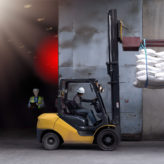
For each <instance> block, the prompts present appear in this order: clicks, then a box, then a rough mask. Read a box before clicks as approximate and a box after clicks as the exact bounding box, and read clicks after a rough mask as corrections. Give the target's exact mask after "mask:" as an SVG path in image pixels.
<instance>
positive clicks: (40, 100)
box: [30, 96, 43, 108]
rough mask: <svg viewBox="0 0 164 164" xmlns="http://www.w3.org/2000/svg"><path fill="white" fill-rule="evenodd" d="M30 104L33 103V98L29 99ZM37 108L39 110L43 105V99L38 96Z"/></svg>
mask: <svg viewBox="0 0 164 164" xmlns="http://www.w3.org/2000/svg"><path fill="white" fill-rule="evenodd" d="M30 103H35V97H34V96H32V97H30ZM37 103H38V108H40V105H41V104H43V97H41V96H38V102H37Z"/></svg>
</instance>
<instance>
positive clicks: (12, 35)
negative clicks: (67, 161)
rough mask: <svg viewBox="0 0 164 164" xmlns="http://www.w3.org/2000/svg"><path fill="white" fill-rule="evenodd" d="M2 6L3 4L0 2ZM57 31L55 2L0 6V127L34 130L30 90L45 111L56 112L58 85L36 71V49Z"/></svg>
mask: <svg viewBox="0 0 164 164" xmlns="http://www.w3.org/2000/svg"><path fill="white" fill-rule="evenodd" d="M2 3H3V2H2ZM57 32H58V3H57V0H12V2H11V1H10V0H5V1H4V4H1V6H0V128H1V130H10V129H17V130H19V129H24V128H27V129H31V128H36V125H35V121H34V119H33V116H32V114H33V113H32V112H31V111H30V110H29V109H28V107H27V104H28V100H29V97H30V96H32V89H33V88H35V87H38V88H39V89H40V95H42V96H44V99H45V105H46V107H45V109H44V112H55V111H56V109H55V97H56V95H57V83H54V84H53V83H49V82H48V81H46V79H43V78H42V77H41V76H39V75H38V73H37V72H36V69H35V62H34V61H35V60H36V55H37V49H38V47H39V45H40V43H41V42H42V40H44V39H45V38H47V37H56V36H57Z"/></svg>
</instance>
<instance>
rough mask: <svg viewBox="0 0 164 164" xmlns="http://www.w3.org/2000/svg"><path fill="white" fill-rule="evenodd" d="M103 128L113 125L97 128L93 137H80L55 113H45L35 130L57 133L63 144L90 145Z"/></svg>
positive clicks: (40, 117)
mask: <svg viewBox="0 0 164 164" xmlns="http://www.w3.org/2000/svg"><path fill="white" fill-rule="evenodd" d="M104 127H113V128H115V125H103V126H101V127H99V128H98V129H97V130H96V132H95V133H94V135H93V136H80V135H79V134H78V131H77V130H76V129H75V128H74V127H72V126H70V125H69V124H68V123H66V122H65V121H64V120H62V119H61V118H60V117H59V116H58V114H57V113H46V114H42V115H40V116H39V117H38V123H37V129H41V130H53V131H55V132H57V133H58V134H59V135H60V136H61V137H62V139H63V140H64V142H65V143H86V144H92V143H93V140H94V136H95V134H96V133H97V132H98V131H99V130H100V129H101V128H104Z"/></svg>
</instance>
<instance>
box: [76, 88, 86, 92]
mask: <svg viewBox="0 0 164 164" xmlns="http://www.w3.org/2000/svg"><path fill="white" fill-rule="evenodd" d="M77 93H81V94H84V93H85V89H84V88H83V87H80V88H79V89H78V90H77Z"/></svg>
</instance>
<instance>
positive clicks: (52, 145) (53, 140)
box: [42, 132, 61, 150]
mask: <svg viewBox="0 0 164 164" xmlns="http://www.w3.org/2000/svg"><path fill="white" fill-rule="evenodd" d="M42 145H43V147H44V148H45V149H46V150H55V149H58V148H59V146H60V145H61V141H60V138H59V136H58V135H57V134H55V133H52V132H48V133H46V134H45V135H44V136H43V138H42Z"/></svg>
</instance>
